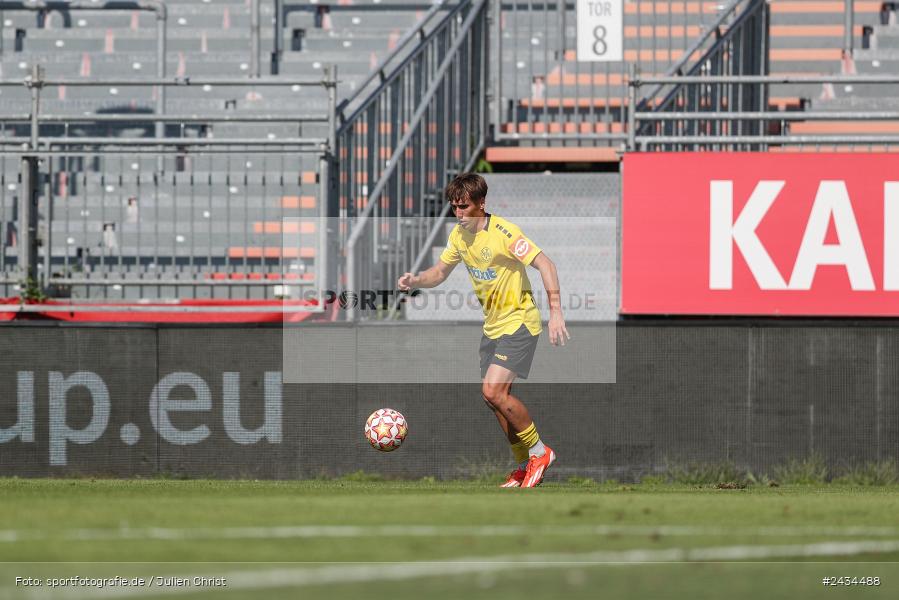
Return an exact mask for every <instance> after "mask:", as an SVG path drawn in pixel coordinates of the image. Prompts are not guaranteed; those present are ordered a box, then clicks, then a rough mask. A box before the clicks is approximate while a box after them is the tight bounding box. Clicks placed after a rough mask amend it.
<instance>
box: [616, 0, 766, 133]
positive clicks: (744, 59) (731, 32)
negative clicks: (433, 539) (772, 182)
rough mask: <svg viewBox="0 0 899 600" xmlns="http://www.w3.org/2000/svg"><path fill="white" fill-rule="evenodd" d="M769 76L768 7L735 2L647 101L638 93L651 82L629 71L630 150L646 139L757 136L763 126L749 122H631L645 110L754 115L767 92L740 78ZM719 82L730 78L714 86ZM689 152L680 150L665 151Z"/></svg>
mask: <svg viewBox="0 0 899 600" xmlns="http://www.w3.org/2000/svg"><path fill="white" fill-rule="evenodd" d="M767 74H768V3H767V2H766V1H765V0H737V1H735V2H733V3H732V4H731V5H730V6H729V8H728V10H726V11H725V12H724V13H723V14H722V15H721V17H720V18H719V19H718V21H717V22H716V23H715V24H714V25H713V26H712V28H711V29H709V30H708V31H707V32H706V33H705V35H703V36H702V37H701V38H699V39H698V40H697V41H696V42H695V43H694V44H693V46H691V48H690V49H689V50H688V51H687V52H686V53H685V54H684V56H683V57H682V59H681V60H680V61H679V62H678V63H677V64H675V65H674V66H672V67H671V69H669V72H668V73H667V75H668V77H665V78H654V79H652V81H653V82H654V83H655V87H654V88H652V89H651V90H650V91H649V92H648V93H646V94H645V95H644V94H641V93H640V88H641V86H642V85H643V84H645V83H646V82H647V81H649V80H650V79H645V80H643V81H642V82H641V81H640V80H639V75H638V72H637V69H636V67H633V66H632V72H631V83H630V86H629V96H630V97H629V102H628V103H629V105H630V106H634V107H636V110H634V111H628V112H629V114H628V119H629V122H628V127H627V131H628V147H629V148H634V147H635V144H636V139H637V137H640V138H641V139H645V138H646V136H650V135H653V136H656V137H660V136H667V137H681V138H686V137H690V136H696V135H721V134H724V133H731V134H736V135H749V136H757V135H759V134H760V132H761V130H760V129H759V127H761V124H760V123H759V122H758V121H754V120H751V119H750V120H745V119H739V118H731V119H727V120H723V119H711V120H707V121H703V120H699V119H685V120H676V119H658V120H656V121H652V122H646V121H645V120H644V122H642V123H637V121H636V118H635V116H636V113H637V112H641V111H647V109H651V110H652V111H653V112H656V113H671V112H702V111H709V112H715V113H720V112H728V113H746V112H758V111H761V110H764V109H766V108H767V105H768V88H767V87H766V86H763V85H762V86H760V85H753V84H750V83H742V82H741V80H740V79H739V77H740V76H752V75H767ZM717 76H729V77H728V78H727V79H722V80H721V81H718V82H715V81H716V80H715V79H714V78H715V77H717ZM690 78H698V80H697V81H698V82H699V83H692V84H687V83H686V82H687V81H692V80H691V79H690ZM725 81H726V83H725ZM688 148H689V146H686V147H685V146H683V145H678V147H671V148H667V149H669V150H683V149H688ZM660 149H661V148H660ZM744 149H751V148H744Z"/></svg>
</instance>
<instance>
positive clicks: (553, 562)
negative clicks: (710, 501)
mask: <svg viewBox="0 0 899 600" xmlns="http://www.w3.org/2000/svg"><path fill="white" fill-rule="evenodd" d="M897 551H899V540H861V541H855V542H820V543H816V544H804V545H795V544H793V545H780V546H720V547H709V548H669V549H666V550H654V549H635V550H622V551H615V552H609V551H601V552H587V553H581V554H522V555H514V554H513V555H505V556H479V557H468V558H460V559H456V560H449V561H442V562H406V563H384V564H358V563H346V564H338V565H329V566H325V567H303V568H293V569H272V570H266V571H229V572H226V573H221V572H219V573H204V574H202V575H200V574H192V575H177V576H178V577H185V578H188V579H191V580H192V579H193V578H194V577H224V578H225V579H226V580H227V583H228V586H227V588H221V589H227V590H228V591H234V590H238V589H262V588H280V587H300V586H308V585H329V584H340V583H360V582H371V581H398V580H405V579H417V578H421V577H437V576H447V575H460V574H472V573H491V572H498V571H507V570H516V569H521V567H522V565H523V564H524V563H527V565H528V568H529V569H559V568H565V567H572V566H589V565H593V566H597V565H601V564H632V563H656V562H689V561H738V560H751V559H766V558H799V557H816V556H851V555H856V554H866V553H877V552H897ZM171 575H173V574H167V576H171ZM2 589H3V588H0V590H2ZM6 589H9V588H6ZM210 589H211V588H203V587H150V588H135V587H122V588H112V587H107V588H105V589H103V590H90V589H85V588H64V589H60V588H57V589H56V590H49V589H47V588H43V589H40V590H28V591H25V592H24V593H22V594H21V596H20V597H23V598H29V599H32V600H39V599H43V598H49V597H51V595H52V597H53V598H54V599H55V598H65V599H66V600H80V599H81V598H94V597H97V596H102V597H103V598H110V597H116V598H121V597H128V596H141V595H146V594H153V595H162V594H170V595H171V594H190V593H193V592H209V591H210Z"/></svg>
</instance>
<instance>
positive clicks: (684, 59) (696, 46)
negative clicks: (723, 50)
mask: <svg viewBox="0 0 899 600" xmlns="http://www.w3.org/2000/svg"><path fill="white" fill-rule="evenodd" d="M753 1H754V0H733V1H732V2H731V3H730V4H729V5H728V6H727V7H726V8H725V9H724V11H723V12H722V13H721V15H720V16H719V17H718V20H717V21H715V22H714V23H713V24H711V25H709V28H708V29H707V30H706V32H705V33H704V34H703V35H701V36H700V37H699V39H697V40H696V41H695V42H694V43H693V45H692V46H690V47H689V48H688V49H687V50H685V51H684V54H683V56H681V58H680V60H679V61H677V62H676V63H674V64H673V65H671V67H670V68H669V69H668V70H667V71H666V72H665V75H666V76H671V75H674V74H676V73H681V72H682V70H683V68H684V66H685V65H686V64H687V63H688V62H689V61H690V59H691V57H692V56H693V54H694V53H696V52H697V51H698V50H700V49H701V48H702V47H703V45H704V44H705V43H706V41H707V40H708V39H709V38H710V37H711V36H712V35H716V36H720V35H721V32H720V30H719V29H720V27H721V26H722V25H724V22H725V21H726V20H727V19H728V18H729V17H730V16H731V14H732V13H733V12H735V11H736V9H737V7H738V5H740V4H741V3H743V2H753ZM662 87H664V84H660V85H659V86H657V87H656V88H655V89H654V90H652V91H651V92H649V94H647V96H646V97H647V98H652V97H653V96H655V95H656V94H658V93H659V91H660V90H661V89H662Z"/></svg>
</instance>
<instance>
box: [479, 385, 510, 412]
mask: <svg viewBox="0 0 899 600" xmlns="http://www.w3.org/2000/svg"><path fill="white" fill-rule="evenodd" d="M506 393H507V392H506V388H505V386H502V385H496V384H491V383H484V385H482V386H481V395H482V396H483V397H484V402H486V403H487V405H488V406H490V408H499V407H501V406H502V404H503V400H504V399H505V397H506Z"/></svg>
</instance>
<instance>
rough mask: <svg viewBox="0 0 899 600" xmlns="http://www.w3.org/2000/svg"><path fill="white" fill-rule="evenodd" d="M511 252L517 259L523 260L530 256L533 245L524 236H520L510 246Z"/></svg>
mask: <svg viewBox="0 0 899 600" xmlns="http://www.w3.org/2000/svg"><path fill="white" fill-rule="evenodd" d="M509 250H511V251H512V254H514V255H515V256H516V257H517V258H519V259H522V258H524V257H525V256H527V255H528V252H530V251H531V244H530V242H528V241H527V240H526V239H525V237H524V236H523V235H520V236H518V239H517V240H515V241H514V242H512V245H511V246H509Z"/></svg>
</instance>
